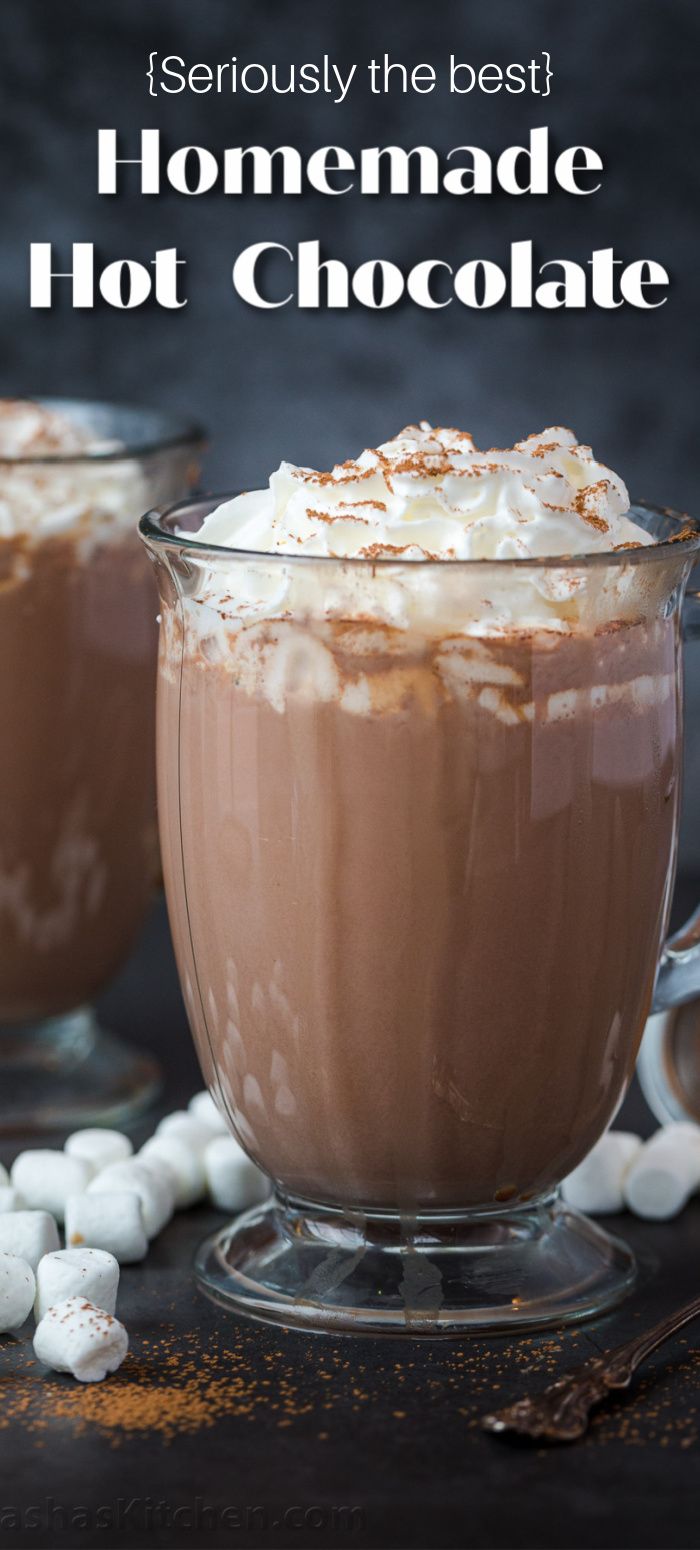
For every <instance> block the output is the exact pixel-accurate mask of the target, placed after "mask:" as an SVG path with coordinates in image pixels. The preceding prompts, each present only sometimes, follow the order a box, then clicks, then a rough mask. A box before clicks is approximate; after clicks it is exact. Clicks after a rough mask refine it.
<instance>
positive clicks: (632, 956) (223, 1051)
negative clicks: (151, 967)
mask: <svg viewBox="0 0 700 1550" xmlns="http://www.w3.org/2000/svg"><path fill="white" fill-rule="evenodd" d="M628 509H629V502H628V498H627V493H626V491H625V488H624V485H623V484H622V482H621V481H620V480H619V479H618V478H617V477H616V476H615V475H613V474H611V473H610V472H609V470H606V469H604V468H603V467H602V466H601V465H598V464H596V463H595V461H594V460H593V457H592V454H591V453H590V451H589V449H587V448H581V447H579V446H577V444H576V443H575V441H574V438H573V437H572V436H571V435H570V433H566V432H562V431H559V430H553V431H547V432H545V433H543V435H542V436H540V437H534V438H530V439H529V441H527V442H525V443H522V444H520V445H519V446H516V447H515V448H513V449H512V450H510V451H508V452H502V451H490V452H488V453H479V452H478V451H477V449H476V448H475V447H474V445H473V443H472V441H471V438H469V437H466V436H464V435H463V434H461V433H458V432H445V431H432V430H431V429H430V428H429V427H427V426H421V427H411V428H409V429H408V430H407V431H405V432H403V433H402V435H401V436H400V437H397V438H396V439H395V440H394V441H393V442H390V443H387V444H386V445H385V446H384V447H382V448H380V449H379V450H378V451H377V452H370V453H366V454H363V455H362V457H361V458H360V459H358V460H357V462H351V463H348V464H344V465H341V467H339V468H337V469H334V470H333V471H332V472H330V473H328V474H317V473H315V472H314V471H311V470H303V469H302V470H298V469H293V468H290V467H288V466H286V465H283V467H282V469H281V470H280V471H279V473H278V474H276V475H274V476H273V478H272V480H271V481H270V488H269V490H267V491H259V492H252V493H251V494H248V495H245V496H241V497H237V498H236V499H234V500H233V501H231V502H228V503H226V504H225V505H223V506H221V507H220V508H219V509H218V510H216V511H213V512H212V513H211V514H210V515H209V516H208V517H207V519H206V521H205V522H204V524H203V526H202V527H201V530H200V531H198V532H196V533H195V535H194V536H196V538H197V539H198V541H199V542H201V543H202V544H206V545H208V546H210V549H209V552H208V553H207V551H200V553H199V556H197V554H196V553H194V552H192V551H191V552H190V554H189V555H188V556H187V559H186V563H187V566H188V567H189V569H188V573H187V579H186V580H183V584H182V589H181V590H182V595H181V597H180V598H179V599H178V600H177V602H176V601H175V599H174V598H173V597H172V595H171V600H170V602H168V592H167V586H166V585H165V584H163V588H162V591H163V599H162V614H163V627H162V632H161V648H160V649H161V657H160V686H159V713H158V714H159V739H160V757H159V768H160V776H159V779H160V816H161V836H162V844H163V851H164V865H165V873H166V887H167V893H168V900H169V908H170V916H171V923H172V927H173V935H174V939H175V946H176V952H177V956H178V962H179V967H180V974H181V979H182V983H183V988H184V992H185V996H186V1000H187V1006H188V1012H189V1015H190V1018H191V1021H192V1024H193V1028H194V1031H195V1035H196V1038H197V1042H198V1046H199V1051H200V1055H201V1058H202V1061H203V1065H204V1068H205V1071H206V1073H207V1075H208V1076H209V1078H210V1080H211V1082H212V1085H213V1086H215V1087H217V1088H218V1089H219V1090H220V1092H221V1094H222V1097H223V1100H224V1103H225V1106H226V1110H227V1112H228V1114H229V1116H230V1119H231V1123H232V1126H233V1128H234V1130H235V1132H236V1134H237V1135H238V1137H239V1139H240V1140H241V1141H242V1143H243V1145H244V1146H245V1147H246V1148H247V1150H248V1151H249V1152H250V1153H251V1155H252V1156H254V1157H255V1159H256V1160H257V1161H258V1162H260V1163H261V1164H262V1166H263V1167H264V1168H265V1169H267V1170H268V1172H269V1173H270V1174H271V1175H272V1176H273V1178H274V1179H275V1181H276V1182H277V1184H278V1186H279V1188H280V1189H281V1191H282V1192H283V1193H284V1194H287V1195H291V1196H294V1197H297V1198H299V1197H301V1198H303V1199H307V1200H310V1201H313V1202H320V1203H323V1204H327V1205H328V1204H330V1205H334V1206H341V1207H343V1208H345V1209H347V1208H353V1209H363V1210H366V1209H370V1210H384V1211H389V1212H401V1213H409V1214H410V1213H416V1212H425V1211H428V1212H430V1211H456V1210H459V1209H467V1208H482V1209H486V1210H493V1211H498V1210H503V1209H504V1207H505V1206H506V1205H508V1204H516V1203H522V1202H525V1201H528V1200H530V1199H532V1198H533V1197H540V1196H542V1195H544V1194H545V1193H546V1192H547V1191H548V1190H550V1189H551V1188H552V1186H553V1185H554V1184H555V1183H556V1182H557V1181H558V1180H559V1179H560V1178H561V1177H562V1176H563V1175H564V1174H566V1173H567V1172H569V1171H570V1170H571V1169H572V1168H573V1167H574V1166H575V1165H576V1163H577V1162H578V1161H579V1160H580V1159H581V1158H582V1157H583V1156H584V1154H585V1153H586V1151H587V1150H588V1149H589V1147H590V1146H591V1145H592V1143H593V1142H594V1141H595V1140H596V1138H597V1137H598V1135H599V1134H600V1133H601V1132H602V1130H603V1128H604V1127H605V1125H606V1124H607V1123H608V1122H609V1120H610V1119H611V1118H612V1116H613V1114H614V1112H615V1109H616V1107H617V1105H618V1103H619V1101H620V1097H621V1095H622V1092H623V1091H624V1088H625V1085H626V1083H627V1081H628V1079H629V1077H630V1074H631V1071H632V1068H633V1064H634V1059H635V1055H636V1050H637V1045H638V1042H639V1038H640V1036H641V1032H642V1028H643V1025H644V1020H645V1017H646V1015H647V1011H648V1008H649V1003H650V999H651V994H652V987H653V980H654V972H655V966H656V962H657V957H658V952H659V948H660V945H661V942H662V938H663V933H664V929H665V925H666V916H667V906H668V892H669V879H670V874H671V870H672V861H673V850H674V843H675V839H674V836H675V828H676V811H677V801H678V737H679V732H678V722H677V693H676V690H677V684H676V644H677V636H676V621H675V619H674V618H673V617H669V616H668V611H667V610H666V609H665V608H664V606H663V595H664V589H666V590H667V589H668V577H667V575H666V574H665V573H664V574H663V575H662V574H661V571H660V568H659V567H654V565H653V564H646V565H644V566H643V567H642V566H640V565H638V564H637V563H636V561H637V557H638V555H639V554H640V552H641V551H642V550H644V549H646V548H647V546H648V545H649V544H650V543H651V542H652V539H651V536H650V534H649V533H648V532H647V531H645V530H644V528H643V527H642V526H641V525H640V524H639V523H638V522H637V521H636V520H633V519H632V517H631V516H630V515H628ZM217 545H226V546H227V547H228V550H229V551H231V550H237V551H239V552H238V553H237V554H233V553H231V552H228V553H224V554H222V555H221V556H220V557H219V556H217V552H216V547H217ZM615 550H617V551H629V554H628V555H627V554H626V555H625V559H624V561H623V558H622V556H621V555H620V554H617V555H615V556H613V555H612V554H611V551H615ZM596 552H597V553H599V555H600V560H599V561H598V562H596V563H595V564H594V565H590V564H589V563H588V562H587V561H581V560H579V561H577V559H576V556H580V555H589V554H591V553H596ZM266 555H269V556H270V558H266ZM552 555H554V556H556V555H562V556H563V555H566V556H568V557H570V558H567V559H566V560H564V559H562V560H560V561H559V563H558V564H557V563H556V562H555V563H554V564H552V563H548V564H547V565H545V564H543V563H538V562H539V561H542V560H544V558H545V557H549V556H552ZM604 555H608V556H609V557H610V563H609V564H608V563H606V562H605V560H604V558H603V556H604ZM463 559H467V560H471V561H475V560H481V561H482V562H483V563H482V564H471V565H468V566H463V565H459V564H456V563H450V562H455V561H459V560H463ZM513 560H516V561H522V562H524V563H523V564H522V565H521V566H519V567H518V566H517V565H512V564H505V563H503V562H505V561H513ZM174 564H175V566H176V565H177V562H176V561H175V562H174Z"/></svg>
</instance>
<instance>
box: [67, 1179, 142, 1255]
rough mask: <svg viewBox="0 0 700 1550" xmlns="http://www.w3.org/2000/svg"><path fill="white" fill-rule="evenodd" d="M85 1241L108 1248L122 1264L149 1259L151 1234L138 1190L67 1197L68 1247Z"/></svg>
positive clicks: (101, 1247) (93, 1247) (89, 1193)
mask: <svg viewBox="0 0 700 1550" xmlns="http://www.w3.org/2000/svg"><path fill="white" fill-rule="evenodd" d="M81 1244H85V1245H86V1246H87V1247H89V1248H91V1249H105V1250H106V1252H107V1253H108V1254H113V1255H114V1258H115V1259H116V1260H118V1261H119V1264H120V1265H133V1264H135V1263H136V1262H137V1261H138V1260H140V1259H145V1257H146V1254H147V1253H148V1238H147V1237H146V1229H145V1227H144V1225H143V1210H142V1208H141V1201H140V1199H139V1196H138V1195H137V1194H136V1192H135V1191H134V1190H130V1189H125V1190H117V1189H115V1190H114V1191H111V1190H110V1192H109V1194H104V1195H101V1194H92V1193H91V1192H90V1190H88V1191H87V1193H86V1194H85V1195H70V1196H69V1198H68V1200H67V1201H66V1248H71V1249H72V1248H77V1247H79V1246H80V1245H81Z"/></svg>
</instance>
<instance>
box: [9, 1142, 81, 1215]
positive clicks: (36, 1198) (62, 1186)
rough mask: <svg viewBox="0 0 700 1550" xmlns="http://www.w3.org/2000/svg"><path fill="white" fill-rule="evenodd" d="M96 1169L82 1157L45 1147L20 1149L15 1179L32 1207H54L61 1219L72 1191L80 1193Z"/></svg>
mask: <svg viewBox="0 0 700 1550" xmlns="http://www.w3.org/2000/svg"><path fill="white" fill-rule="evenodd" d="M91 1176H92V1169H91V1168H89V1167H88V1164H87V1163H86V1162H83V1159H82V1158H81V1157H69V1156H68V1155H67V1153H66V1152H52V1151H48V1150H45V1149H40V1150H37V1151H29V1152H20V1154H19V1156H18V1157H16V1158H15V1160H14V1162H13V1164H12V1183H13V1185H14V1187H15V1189H18V1190H19V1192H20V1194H21V1195H23V1196H24V1199H25V1200H26V1203H27V1205H28V1206H29V1208H30V1209H31V1210H37V1211H50V1212H51V1215H52V1216H55V1217H56V1218H57V1220H58V1221H59V1222H62V1221H63V1212H64V1207H65V1203H66V1200H67V1198H68V1196H69V1195H79V1194H81V1192H82V1191H83V1190H84V1189H87V1186H88V1184H89V1182H90V1179H91Z"/></svg>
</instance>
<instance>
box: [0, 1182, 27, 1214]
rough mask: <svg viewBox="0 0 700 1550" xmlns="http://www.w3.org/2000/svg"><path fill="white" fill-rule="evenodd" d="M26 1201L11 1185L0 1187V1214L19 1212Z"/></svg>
mask: <svg viewBox="0 0 700 1550" xmlns="http://www.w3.org/2000/svg"><path fill="white" fill-rule="evenodd" d="M25 1205H26V1201H25V1199H24V1197H23V1196H22V1195H20V1192H19V1190H18V1189H13V1188H12V1185H11V1184H6V1185H5V1184H3V1185H0V1214H1V1213H2V1212H3V1211H21V1210H22V1208H23V1207H24V1206H25Z"/></svg>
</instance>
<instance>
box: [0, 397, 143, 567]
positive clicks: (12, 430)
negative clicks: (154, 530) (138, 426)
mask: <svg viewBox="0 0 700 1550" xmlns="http://www.w3.org/2000/svg"><path fill="white" fill-rule="evenodd" d="M120 450H121V443H120V442H118V441H105V440H104V438H99V439H98V438H97V437H95V436H91V435H90V432H89V430H88V429H87V428H86V427H85V425H83V424H80V423H78V422H77V421H76V420H74V419H72V418H71V416H70V414H68V413H65V414H64V413H60V412H59V411H57V410H56V409H52V408H49V407H48V406H47V405H45V404H39V403H34V402H28V401H25V400H23V399H0V540H1V539H3V538H10V539H11V538H16V537H17V536H19V535H29V536H32V537H35V538H46V537H50V536H52V535H55V534H58V533H62V532H65V531H69V530H71V529H73V528H75V527H80V528H81V529H82V531H81V540H82V542H83V545H84V546H85V547H86V549H88V548H89V547H90V546H91V545H92V544H93V543H94V542H95V541H96V540H97V539H98V537H99V538H100V539H107V538H109V537H110V536H111V534H112V532H114V531H115V530H118V531H123V529H124V528H125V527H126V526H127V525H128V526H133V524H134V523H135V521H136V519H137V518H138V517H139V516H140V514H141V512H142V511H145V509H146V507H147V506H148V505H149V496H150V492H149V488H148V486H147V484H146V481H145V479H144V476H143V471H142V468H141V466H140V464H139V463H138V462H137V461H136V460H134V459H133V458H128V457H124V458H115V459H114V460H113V461H101V460H100V455H102V456H104V454H105V453H107V452H119V451H120ZM42 458H56V459H57V460H58V461H57V462H53V463H43V462H41V461H40V460H41V459H42ZM32 459H36V460H37V461H35V462H32ZM88 529H89V531H88Z"/></svg>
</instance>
